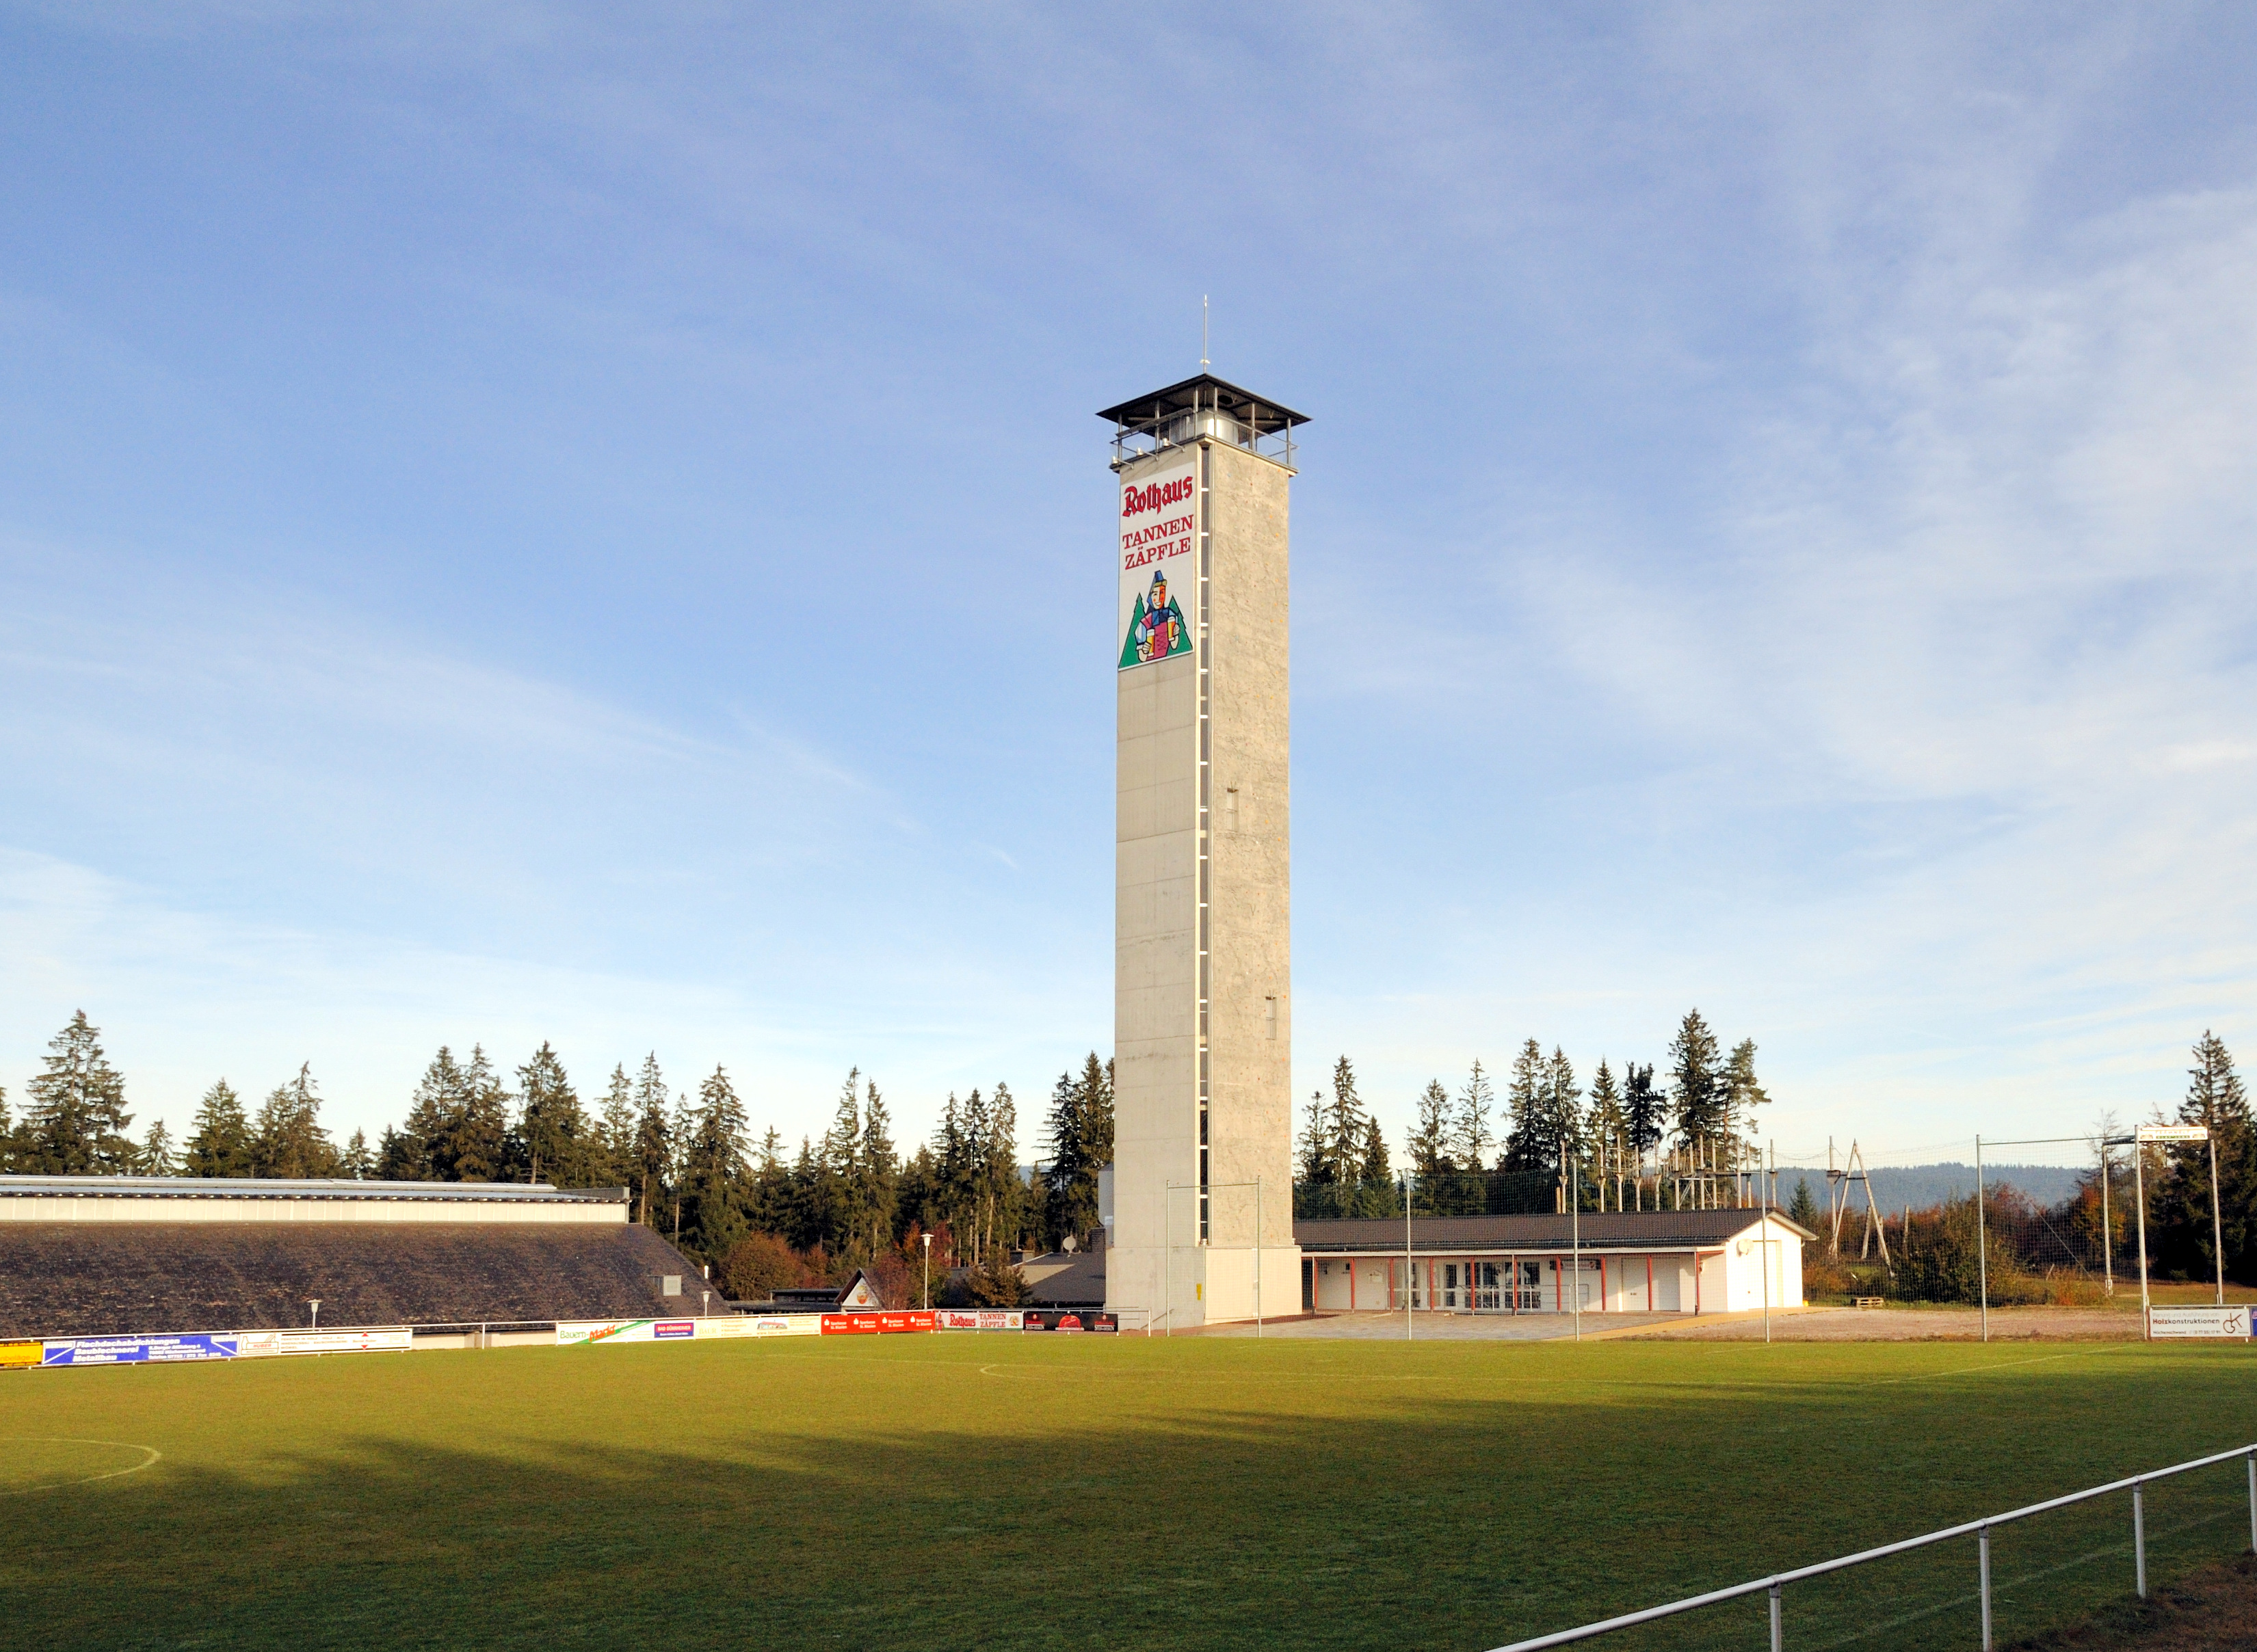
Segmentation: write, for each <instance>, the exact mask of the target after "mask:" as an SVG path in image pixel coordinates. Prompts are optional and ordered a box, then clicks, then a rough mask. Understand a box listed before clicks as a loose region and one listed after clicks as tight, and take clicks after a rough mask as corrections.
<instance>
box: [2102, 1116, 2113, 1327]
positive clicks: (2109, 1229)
mask: <svg viewBox="0 0 2257 1652" xmlns="http://www.w3.org/2000/svg"><path fill="white" fill-rule="evenodd" d="M2108 1168H2109V1167H2108V1138H2107V1137H2105V1136H2103V1137H2101V1138H2100V1279H2101V1285H2100V1294H2101V1295H2104V1296H2109V1297H2113V1296H2114V1295H2116V1255H2115V1238H2116V1235H2115V1231H2114V1225H2113V1224H2112V1223H2111V1222H2110V1220H2109V1219H2108Z"/></svg>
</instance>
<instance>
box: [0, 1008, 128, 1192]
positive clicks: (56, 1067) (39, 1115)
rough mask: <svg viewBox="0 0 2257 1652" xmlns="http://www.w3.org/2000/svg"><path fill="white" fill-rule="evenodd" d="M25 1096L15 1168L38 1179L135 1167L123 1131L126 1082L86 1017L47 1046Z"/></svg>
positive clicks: (72, 1023) (77, 1018) (76, 1020)
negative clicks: (112, 1063)
mask: <svg viewBox="0 0 2257 1652" xmlns="http://www.w3.org/2000/svg"><path fill="white" fill-rule="evenodd" d="M47 1049H48V1052H49V1053H48V1055H47V1056H46V1059H45V1061H44V1062H43V1063H42V1070H41V1071H40V1073H39V1077H36V1078H34V1079H33V1080H32V1082H31V1084H30V1087H29V1090H28V1091H27V1093H26V1096H25V1108H24V1122H23V1126H22V1127H21V1129H20V1131H19V1132H18V1144H19V1145H18V1149H17V1158H18V1168H19V1169H22V1170H27V1171H31V1172H33V1173H35V1174H38V1175H122V1174H124V1172H125V1171H126V1170H127V1169H128V1168H131V1165H132V1163H133V1159H134V1154H135V1148H134V1145H133V1142H132V1140H131V1139H130V1138H129V1137H128V1136H127V1135H126V1133H125V1127H126V1126H128V1125H130V1124H131V1123H132V1122H133V1116H132V1114H131V1113H129V1112H126V1111H125V1080H124V1077H123V1076H121V1075H120V1074H119V1073H118V1071H117V1069H115V1068H114V1067H112V1066H111V1065H110V1059H109V1057H108V1056H106V1055H103V1048H102V1029H101V1028H100V1027H95V1026H91V1025H89V1024H88V1021H87V1019H86V1012H85V1011H84V1010H81V1011H79V1012H78V1013H76V1014H74V1015H73V1016H72V1017H71V1018H70V1020H69V1021H68V1022H67V1024H66V1025H65V1026H64V1027H63V1030H62V1031H61V1032H60V1033H58V1034H55V1036H54V1038H53V1041H50V1042H49V1044H48V1045H47Z"/></svg>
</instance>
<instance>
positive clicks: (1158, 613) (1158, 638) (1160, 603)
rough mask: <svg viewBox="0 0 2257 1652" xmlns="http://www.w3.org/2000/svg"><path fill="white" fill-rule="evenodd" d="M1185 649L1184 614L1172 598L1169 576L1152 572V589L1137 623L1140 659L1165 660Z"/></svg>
mask: <svg viewBox="0 0 2257 1652" xmlns="http://www.w3.org/2000/svg"><path fill="white" fill-rule="evenodd" d="M1182 646H1184V611H1183V610H1182V609H1180V608H1178V606H1177V605H1176V604H1175V602H1174V600H1173V599H1172V598H1171V597H1169V595H1168V576H1167V575H1165V574H1164V573H1162V572H1161V571H1160V570H1159V569H1157V568H1155V569H1153V570H1152V589H1151V592H1150V595H1148V596H1147V597H1145V598H1144V611H1143V613H1142V614H1141V615H1139V616H1138V617H1137V620H1136V658H1137V659H1138V660H1165V659H1166V658H1167V657H1168V656H1169V655H1170V654H1171V653H1175V652H1176V651H1177V650H1178V649H1179V648H1181V647H1182Z"/></svg>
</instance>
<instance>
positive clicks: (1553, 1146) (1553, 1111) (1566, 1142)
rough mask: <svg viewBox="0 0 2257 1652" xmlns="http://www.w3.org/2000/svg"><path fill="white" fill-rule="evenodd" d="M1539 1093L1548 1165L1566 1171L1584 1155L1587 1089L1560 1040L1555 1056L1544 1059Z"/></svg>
mask: <svg viewBox="0 0 2257 1652" xmlns="http://www.w3.org/2000/svg"><path fill="white" fill-rule="evenodd" d="M1539 1094H1540V1096H1541V1098H1542V1099H1541V1101H1540V1102H1539V1114H1540V1116H1541V1117H1542V1119H1543V1121H1544V1133H1545V1140H1546V1151H1547V1152H1548V1153H1549V1154H1550V1155H1551V1160H1552V1162H1551V1165H1550V1166H1549V1167H1548V1168H1553V1169H1555V1170H1560V1171H1561V1172H1563V1173H1564V1171H1565V1170H1566V1168H1567V1166H1569V1165H1571V1164H1574V1163H1576V1162H1578V1161H1581V1157H1582V1153H1583V1146H1584V1140H1583V1138H1584V1130H1583V1112H1582V1108H1581V1105H1579V1104H1580V1103H1581V1100H1582V1096H1583V1091H1582V1087H1581V1085H1579V1084H1576V1082H1575V1069H1574V1063H1571V1062H1569V1061H1568V1059H1567V1052H1565V1051H1564V1050H1562V1049H1561V1048H1560V1047H1559V1046H1558V1045H1556V1044H1555V1045H1553V1047H1552V1058H1551V1059H1550V1060H1549V1061H1547V1062H1546V1063H1544V1076H1543V1078H1542V1080H1541V1081H1540V1083H1539Z"/></svg>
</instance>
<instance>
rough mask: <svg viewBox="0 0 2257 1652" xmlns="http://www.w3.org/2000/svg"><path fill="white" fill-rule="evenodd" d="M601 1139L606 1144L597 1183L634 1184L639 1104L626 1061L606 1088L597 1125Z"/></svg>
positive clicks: (623, 1185) (614, 1068)
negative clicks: (628, 1079) (628, 1074)
mask: <svg viewBox="0 0 2257 1652" xmlns="http://www.w3.org/2000/svg"><path fill="white" fill-rule="evenodd" d="M597 1139H598V1140H599V1141H600V1142H601V1143H602V1144H603V1154H602V1159H603V1162H602V1165H601V1168H600V1175H599V1177H598V1180H597V1181H596V1182H595V1183H594V1184H593V1185H595V1186H597V1187H605V1188H623V1187H629V1186H632V1185H633V1183H634V1179H635V1173H634V1165H635V1163H636V1157H635V1105H634V1086H633V1084H629V1083H628V1082H627V1070H626V1067H625V1066H624V1065H619V1066H615V1067H613V1068H612V1082H611V1086H610V1088H608V1089H607V1090H605V1091H604V1117H603V1122H602V1123H601V1124H600V1125H599V1126H598V1127H597Z"/></svg>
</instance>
